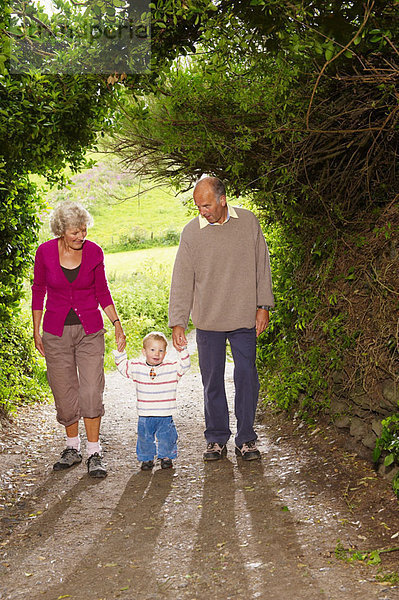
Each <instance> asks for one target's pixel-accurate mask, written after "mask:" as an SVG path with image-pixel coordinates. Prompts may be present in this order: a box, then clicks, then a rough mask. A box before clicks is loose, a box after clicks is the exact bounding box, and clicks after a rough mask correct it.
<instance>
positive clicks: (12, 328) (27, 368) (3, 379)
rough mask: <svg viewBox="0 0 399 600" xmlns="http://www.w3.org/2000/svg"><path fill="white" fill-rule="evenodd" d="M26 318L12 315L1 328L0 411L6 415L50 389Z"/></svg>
mask: <svg viewBox="0 0 399 600" xmlns="http://www.w3.org/2000/svg"><path fill="white" fill-rule="evenodd" d="M31 330H32V327H31V325H30V323H29V321H28V319H27V317H24V316H21V315H18V314H17V313H16V314H15V315H14V319H13V321H12V322H10V323H7V325H6V326H5V327H3V328H1V329H0V366H1V368H0V413H2V414H9V413H12V412H14V411H15V410H16V408H17V406H19V405H21V404H28V403H32V402H38V401H42V400H44V399H45V397H46V395H48V392H49V389H48V385H47V380H46V375H45V364H44V360H41V359H40V358H38V355H37V352H36V350H35V348H34V345H33V340H32V334H31Z"/></svg>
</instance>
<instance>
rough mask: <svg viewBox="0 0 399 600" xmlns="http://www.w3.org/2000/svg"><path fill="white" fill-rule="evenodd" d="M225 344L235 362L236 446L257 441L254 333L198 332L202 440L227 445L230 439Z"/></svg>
mask: <svg viewBox="0 0 399 600" xmlns="http://www.w3.org/2000/svg"><path fill="white" fill-rule="evenodd" d="M226 340H229V342H230V346H231V352H232V354H233V359H234V385H235V399H234V411H235V416H236V418H237V435H236V437H235V443H236V444H237V446H241V445H242V444H243V443H244V442H250V441H251V440H256V439H257V437H258V436H257V435H256V433H255V430H254V421H255V412H256V406H257V404H258V394H259V379H258V372H257V370H256V364H255V359H256V331H255V327H254V328H253V329H245V328H241V329H235V330H234V331H204V330H203V329H197V346H198V358H199V366H200V370H201V376H202V383H203V385H204V407H205V425H206V429H205V439H206V441H207V442H217V443H218V444H221V445H223V444H226V442H227V440H228V439H229V437H230V436H231V431H230V426H229V410H228V406H227V399H226V390H225V385H224V369H225V363H226Z"/></svg>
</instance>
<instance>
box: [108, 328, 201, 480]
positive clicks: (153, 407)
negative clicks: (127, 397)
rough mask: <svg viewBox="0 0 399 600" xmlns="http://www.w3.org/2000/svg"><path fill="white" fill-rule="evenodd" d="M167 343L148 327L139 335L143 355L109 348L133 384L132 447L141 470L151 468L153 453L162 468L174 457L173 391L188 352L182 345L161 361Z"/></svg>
mask: <svg viewBox="0 0 399 600" xmlns="http://www.w3.org/2000/svg"><path fill="white" fill-rule="evenodd" d="M167 345H168V342H167V339H166V337H165V336H164V334H163V333H159V332H157V331H152V332H151V333H149V334H148V335H146V336H145V338H144V339H143V349H142V353H143V358H139V359H137V360H129V359H128V358H127V356H126V352H117V351H115V350H114V352H113V354H114V356H115V364H116V366H117V367H118V370H119V372H120V373H122V375H124V377H128V378H129V379H131V380H132V382H133V383H134V384H135V386H136V395H137V413H138V415H139V421H138V429H137V447H136V451H137V458H138V460H139V461H140V462H141V469H142V470H143V471H151V470H152V468H153V466H154V458H155V457H156V456H158V458H160V459H161V467H162V469H170V468H171V467H172V466H173V463H172V459H174V458H176V457H177V437H178V436H177V431H176V427H175V424H174V422H173V415H174V414H175V412H176V410H177V403H176V391H177V384H178V383H179V381H180V378H181V377H182V376H183V375H184V373H186V372H187V371H188V369H189V368H190V356H189V353H188V351H187V348H184V349H183V350H182V351H181V352H179V353H178V360H177V361H169V360H167V361H165V362H164V359H165V355H166V348H167ZM156 442H157V443H156ZM157 444H158V449H157Z"/></svg>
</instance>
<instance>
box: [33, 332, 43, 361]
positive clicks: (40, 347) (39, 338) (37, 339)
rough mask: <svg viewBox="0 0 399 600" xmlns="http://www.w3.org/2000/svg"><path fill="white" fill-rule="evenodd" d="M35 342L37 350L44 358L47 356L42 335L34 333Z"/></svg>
mask: <svg viewBox="0 0 399 600" xmlns="http://www.w3.org/2000/svg"><path fill="white" fill-rule="evenodd" d="M33 340H34V342H35V347H36V350H38V351H39V352H40V354H41V355H42V356H45V352H44V346H43V340H42V336H41V335H40V333H34V334H33Z"/></svg>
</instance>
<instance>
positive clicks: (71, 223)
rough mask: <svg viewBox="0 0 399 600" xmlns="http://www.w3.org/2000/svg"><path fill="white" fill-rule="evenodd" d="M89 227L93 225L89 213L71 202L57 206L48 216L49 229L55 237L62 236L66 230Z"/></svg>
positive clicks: (66, 201) (67, 201)
mask: <svg viewBox="0 0 399 600" xmlns="http://www.w3.org/2000/svg"><path fill="white" fill-rule="evenodd" d="M90 225H93V218H92V216H91V215H90V213H89V212H88V211H87V210H86V209H85V208H84V207H83V206H82V205H81V204H78V203H77V202H72V201H71V200H65V201H64V202H61V203H60V204H58V205H57V206H56V207H55V208H54V210H53V211H52V213H51V215H50V228H51V231H52V232H53V234H54V235H55V236H56V237H61V236H63V235H64V233H65V231H66V230H67V229H72V228H73V227H78V228H81V227H89V226H90Z"/></svg>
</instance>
